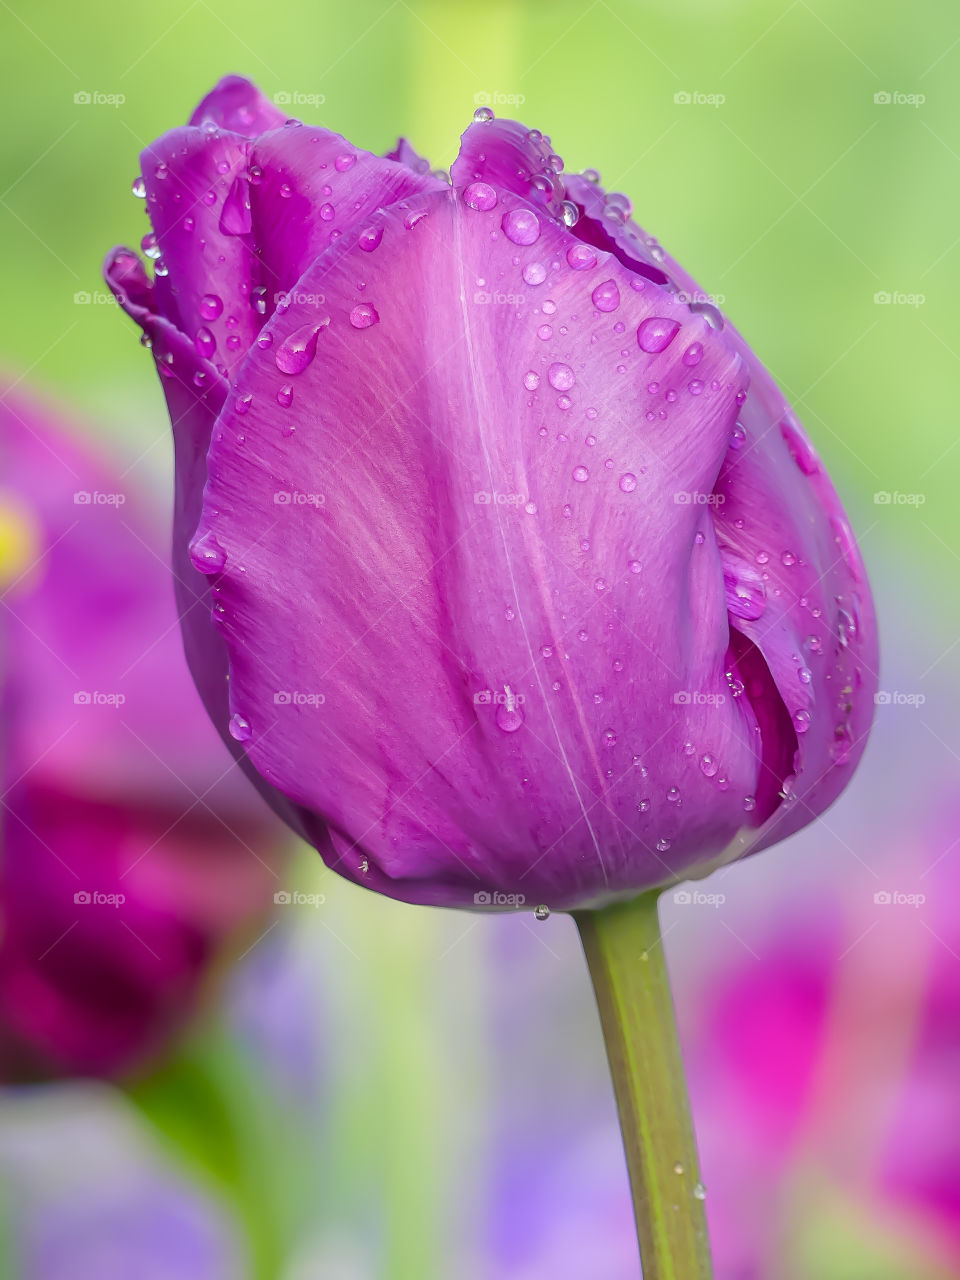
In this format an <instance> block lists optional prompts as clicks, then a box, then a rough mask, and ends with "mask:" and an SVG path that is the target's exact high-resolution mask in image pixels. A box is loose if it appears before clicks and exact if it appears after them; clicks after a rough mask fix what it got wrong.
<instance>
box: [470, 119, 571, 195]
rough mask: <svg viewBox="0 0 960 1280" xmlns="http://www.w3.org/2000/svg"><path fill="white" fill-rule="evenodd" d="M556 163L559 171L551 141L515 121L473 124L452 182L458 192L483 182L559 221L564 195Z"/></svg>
mask: <svg viewBox="0 0 960 1280" xmlns="http://www.w3.org/2000/svg"><path fill="white" fill-rule="evenodd" d="M551 160H552V161H553V162H554V163H551ZM556 163H559V164H561V166H562V161H560V160H559V157H557V156H554V154H553V150H552V148H551V146H550V139H549V138H545V137H544V136H543V134H542V133H540V132H539V130H537V129H528V128H527V127H526V125H523V124H521V123H520V122H519V121H518V120H486V121H479V120H475V121H474V122H473V124H471V125H470V126H469V127H468V128H467V129H466V130H465V131H464V133H463V136H462V137H461V139H460V153H459V155H458V156H457V158H456V160H455V161H454V162H453V165H452V166H451V169H450V176H451V178H452V179H453V184H454V186H456V187H466V186H468V185H469V184H470V183H471V182H477V181H483V182H487V183H490V185H491V186H494V187H497V188H499V189H501V190H504V191H512V192H513V193H514V194H515V195H518V196H522V197H524V199H527V200H532V201H534V202H535V203H536V204H538V205H541V206H543V207H545V208H546V209H547V210H548V211H549V212H550V214H551V216H552V217H554V218H560V217H561V214H562V205H563V199H564V190H563V182H562V180H561V179H560V177H559V176H558V170H557V169H556V168H555V167H554V165H555V164H556Z"/></svg>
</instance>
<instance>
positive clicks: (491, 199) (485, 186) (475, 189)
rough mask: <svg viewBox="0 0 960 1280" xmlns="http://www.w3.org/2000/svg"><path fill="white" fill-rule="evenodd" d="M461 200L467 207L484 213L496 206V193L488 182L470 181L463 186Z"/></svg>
mask: <svg viewBox="0 0 960 1280" xmlns="http://www.w3.org/2000/svg"><path fill="white" fill-rule="evenodd" d="M463 202H464V204H465V205H466V206H467V207H468V208H469V209H477V210H479V212H481V213H486V212H487V211H488V210H489V209H495V208H496V207H497V193H496V191H495V190H494V188H493V187H491V186H490V184H489V182H471V183H470V185H469V187H465V188H464V192H463Z"/></svg>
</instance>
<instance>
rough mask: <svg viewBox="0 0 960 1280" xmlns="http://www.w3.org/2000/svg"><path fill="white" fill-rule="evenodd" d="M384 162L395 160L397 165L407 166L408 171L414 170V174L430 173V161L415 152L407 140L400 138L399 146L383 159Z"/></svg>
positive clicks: (398, 140)
mask: <svg viewBox="0 0 960 1280" xmlns="http://www.w3.org/2000/svg"><path fill="white" fill-rule="evenodd" d="M383 158H384V160H395V161H396V162H397V164H405V165H406V166H407V168H408V169H412V170H413V171H414V173H420V174H424V173H429V172H430V161H429V160H427V159H426V158H425V157H424V156H422V155H420V153H419V152H418V151H415V150H414V148H413V146H412V145H411V143H410V142H409V140H408V139H407V138H398V139H397V145H396V146H395V147H394V148H393V150H392V151H388V152H387V154H386V155H385V156H384V157H383Z"/></svg>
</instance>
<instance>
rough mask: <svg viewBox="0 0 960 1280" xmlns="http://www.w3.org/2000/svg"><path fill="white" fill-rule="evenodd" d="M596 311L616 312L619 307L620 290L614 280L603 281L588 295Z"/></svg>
mask: <svg viewBox="0 0 960 1280" xmlns="http://www.w3.org/2000/svg"><path fill="white" fill-rule="evenodd" d="M590 298H591V300H592V302H593V305H594V306H595V307H596V308H597V310H598V311H616V309H617V307H619V305H620V290H619V288H618V287H617V282H616V281H615V280H604V281H603V283H602V284H598V285H597V287H596V288H595V289H594V291H593V293H592V294H591V295H590Z"/></svg>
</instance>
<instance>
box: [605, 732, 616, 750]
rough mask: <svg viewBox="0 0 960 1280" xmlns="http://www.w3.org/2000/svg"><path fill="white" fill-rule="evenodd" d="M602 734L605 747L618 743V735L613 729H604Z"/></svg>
mask: <svg viewBox="0 0 960 1280" xmlns="http://www.w3.org/2000/svg"><path fill="white" fill-rule="evenodd" d="M602 736H603V745H604V746H605V747H615V746H616V745H617V735H616V734H615V733H614V731H613V730H612V729H604V731H603V735H602Z"/></svg>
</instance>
